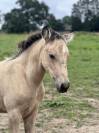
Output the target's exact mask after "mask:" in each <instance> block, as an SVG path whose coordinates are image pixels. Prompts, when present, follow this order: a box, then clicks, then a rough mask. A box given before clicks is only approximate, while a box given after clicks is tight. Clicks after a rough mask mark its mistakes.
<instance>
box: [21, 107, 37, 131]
mask: <svg viewBox="0 0 99 133" xmlns="http://www.w3.org/2000/svg"><path fill="white" fill-rule="evenodd" d="M36 114H37V106H35V107H34V109H33V111H32V112H31V113H30V114H29V116H27V117H25V118H23V121H24V128H25V133H35V120H36Z"/></svg>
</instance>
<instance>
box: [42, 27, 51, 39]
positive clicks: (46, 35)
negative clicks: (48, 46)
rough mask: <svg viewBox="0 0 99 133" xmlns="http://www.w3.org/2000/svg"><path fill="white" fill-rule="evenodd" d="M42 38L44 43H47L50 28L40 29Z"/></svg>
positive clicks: (49, 36)
mask: <svg viewBox="0 0 99 133" xmlns="http://www.w3.org/2000/svg"><path fill="white" fill-rule="evenodd" d="M42 37H43V38H44V39H45V41H49V40H50V38H51V28H50V27H48V26H45V27H43V29H42Z"/></svg>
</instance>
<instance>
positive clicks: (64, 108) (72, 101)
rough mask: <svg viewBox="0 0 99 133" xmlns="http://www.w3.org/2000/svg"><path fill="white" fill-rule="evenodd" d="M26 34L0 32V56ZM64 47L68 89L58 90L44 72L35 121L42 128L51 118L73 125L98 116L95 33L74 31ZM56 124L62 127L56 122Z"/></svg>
mask: <svg viewBox="0 0 99 133" xmlns="http://www.w3.org/2000/svg"><path fill="white" fill-rule="evenodd" d="M26 37H27V35H16V34H15V35H7V34H0V60H2V59H4V57H6V56H10V55H12V54H13V53H14V51H16V44H17V43H18V42H19V41H20V40H23V39H25V38H26ZM68 47H69V50H70V58H69V62H68V71H69V78H70V81H71V87H70V90H69V91H68V93H67V94H58V92H57V91H56V89H55V88H54V85H53V81H52V80H51V79H50V77H49V75H48V74H46V76H45V78H44V83H45V86H46V95H45V99H44V101H43V102H42V103H41V105H40V109H39V114H40V115H39V118H38V121H37V124H36V126H37V127H39V128H40V127H41V128H42V127H44V128H45V127H46V126H48V125H47V124H48V123H50V122H51V121H52V119H55V118H56V119H57V120H60V119H65V120H66V121H69V123H75V126H76V127H80V126H82V125H84V124H86V123H88V122H89V120H93V119H96V117H97V118H99V116H98V112H99V107H98V106H97V104H96V101H97V102H99V35H98V34H95V33H75V38H74V40H73V41H72V42H71V44H70V45H69V46H68ZM91 100H92V101H93V104H92V102H91ZM95 104H96V106H95ZM65 123H66V124H67V122H65ZM53 126H54V125H53ZM47 128H49V127H47ZM56 128H59V129H61V128H63V127H62V125H59V126H57V127H56ZM52 130H53V129H52ZM52 133H54V132H52ZM56 133H59V132H56ZM62 133H63V132H62ZM64 133H65V132H64Z"/></svg>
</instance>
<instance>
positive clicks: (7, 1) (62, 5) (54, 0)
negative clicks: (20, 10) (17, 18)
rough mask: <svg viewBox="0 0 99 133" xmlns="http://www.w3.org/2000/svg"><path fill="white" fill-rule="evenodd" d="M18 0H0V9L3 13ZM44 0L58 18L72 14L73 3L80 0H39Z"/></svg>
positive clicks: (14, 5) (11, 7)
mask: <svg viewBox="0 0 99 133" xmlns="http://www.w3.org/2000/svg"><path fill="white" fill-rule="evenodd" d="M16 1H17V0H0V10H1V11H2V13H6V12H8V11H10V10H11V9H13V8H14V7H16V6H17V5H16V4H15V3H16ZM39 1H44V2H45V3H46V4H47V5H48V6H49V7H50V12H51V13H53V14H54V15H55V16H56V17H57V18H62V17H63V16H65V15H70V14H71V9H72V5H73V3H75V2H77V1H78V0H39Z"/></svg>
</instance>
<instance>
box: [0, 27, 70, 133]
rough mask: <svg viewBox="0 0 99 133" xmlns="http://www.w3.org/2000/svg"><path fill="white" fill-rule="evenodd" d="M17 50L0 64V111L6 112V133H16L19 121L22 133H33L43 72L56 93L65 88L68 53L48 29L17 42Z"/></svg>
mask: <svg viewBox="0 0 99 133" xmlns="http://www.w3.org/2000/svg"><path fill="white" fill-rule="evenodd" d="M19 49H20V52H19V53H18V55H17V56H16V57H15V58H12V59H9V60H4V61H2V62H0V112H1V113H8V117H9V132H10V133H20V130H19V124H20V120H21V119H22V120H23V122H24V129H25V133H34V132H35V131H34V122H35V117H36V112H37V108H38V104H39V102H40V101H41V100H42V99H43V96H44V87H43V83H42V79H43V77H44V74H45V72H46V71H48V72H49V74H50V75H51V77H52V78H53V79H54V81H55V85H56V88H57V90H58V91H59V92H60V93H64V92H66V91H67V89H68V88H69V79H68V73H67V59H68V56H69V51H68V48H67V46H66V39H64V37H63V36H61V35H60V34H59V33H57V32H55V31H54V30H52V29H50V28H48V27H44V28H43V30H42V32H40V33H38V34H35V35H32V36H30V37H29V38H28V39H27V40H25V41H23V42H21V43H20V44H19Z"/></svg>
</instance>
